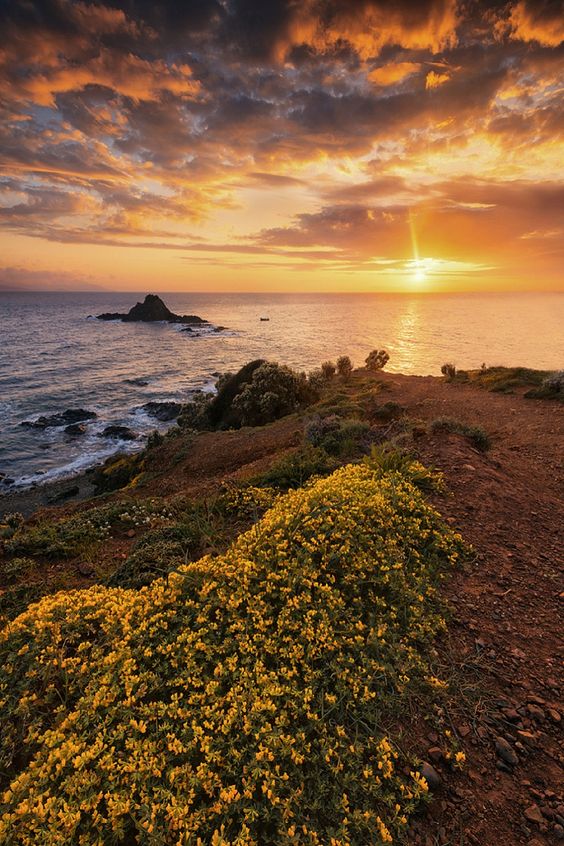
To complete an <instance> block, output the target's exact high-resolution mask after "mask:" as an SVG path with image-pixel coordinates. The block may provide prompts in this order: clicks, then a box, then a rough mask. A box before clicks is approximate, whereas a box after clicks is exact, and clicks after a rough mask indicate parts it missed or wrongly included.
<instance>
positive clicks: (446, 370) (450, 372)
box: [441, 364, 456, 379]
mask: <svg viewBox="0 0 564 846" xmlns="http://www.w3.org/2000/svg"><path fill="white" fill-rule="evenodd" d="M441 373H442V374H443V376H446V378H447V379H454V377H455V376H456V367H455V366H454V364H443V366H442V367H441Z"/></svg>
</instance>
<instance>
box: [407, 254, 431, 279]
mask: <svg viewBox="0 0 564 846" xmlns="http://www.w3.org/2000/svg"><path fill="white" fill-rule="evenodd" d="M432 264H433V259H428V258H424V259H413V261H410V262H409V269H410V271H411V273H412V279H413V281H414V282H417V284H418V285H420V284H421V283H422V282H425V281H426V279H427V276H428V274H429V270H430V269H431V265H432Z"/></svg>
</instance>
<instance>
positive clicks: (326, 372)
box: [321, 361, 337, 382]
mask: <svg viewBox="0 0 564 846" xmlns="http://www.w3.org/2000/svg"><path fill="white" fill-rule="evenodd" d="M336 370H337V368H336V367H335V365H334V364H333V362H332V361H324V362H323V364H322V365H321V372H322V373H323V378H324V379H325V380H326V381H327V382H329V381H330V380H331V379H332V378H333V376H334V375H335V372H336Z"/></svg>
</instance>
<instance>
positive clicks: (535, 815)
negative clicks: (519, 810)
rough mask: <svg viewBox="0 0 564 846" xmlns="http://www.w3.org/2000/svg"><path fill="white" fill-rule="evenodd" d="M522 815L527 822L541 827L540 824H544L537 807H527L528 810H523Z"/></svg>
mask: <svg viewBox="0 0 564 846" xmlns="http://www.w3.org/2000/svg"><path fill="white" fill-rule="evenodd" d="M524 814H525V817H526V819H528V820H529V822H534V823H538V825H541V823H543V822H544V819H543V815H542V814H541V812H540V808H539V806H538V805H529V807H528V808H525V811H524Z"/></svg>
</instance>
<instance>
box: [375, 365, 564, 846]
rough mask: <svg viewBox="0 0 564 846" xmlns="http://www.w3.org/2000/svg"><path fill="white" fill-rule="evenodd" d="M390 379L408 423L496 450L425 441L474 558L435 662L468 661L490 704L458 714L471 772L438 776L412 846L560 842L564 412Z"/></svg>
mask: <svg viewBox="0 0 564 846" xmlns="http://www.w3.org/2000/svg"><path fill="white" fill-rule="evenodd" d="M384 380H385V382H386V384H387V386H388V387H389V389H390V391H389V396H390V397H391V398H392V399H393V400H395V401H398V402H401V403H402V405H404V406H406V407H407V409H408V413H409V414H410V416H413V417H421V418H422V419H424V420H426V421H429V420H432V419H434V418H436V417H440V416H450V417H453V418H455V419H458V420H462V421H463V422H465V423H468V424H479V425H481V426H483V427H484V428H485V429H486V431H487V432H488V434H489V435H490V436H491V438H492V447H491V449H490V450H489V451H488V452H486V453H480V452H478V451H476V450H474V449H473V448H472V447H471V445H470V444H469V442H468V440H467V439H465V438H463V437H460V436H457V435H445V434H438V435H436V436H430V435H428V436H423V437H422V438H421V439H420V441H419V451H420V454H421V457H422V458H423V460H424V461H427V462H428V463H430V464H434V465H435V466H437V467H439V468H440V469H441V470H442V471H443V472H444V474H445V477H446V480H447V484H448V487H449V489H450V491H451V492H452V494H453V495H452V496H449V497H448V498H446V499H445V498H441V499H440V500H437V505H438V507H439V508H440V510H441V511H442V512H443V514H445V515H446V516H447V519H449V522H451V523H453V524H454V525H455V526H456V527H457V528H458V529H459V530H460V531H461V533H462V534H463V536H464V537H465V539H467V540H468V541H469V542H470V543H471V544H472V545H473V547H474V549H475V551H476V560H475V562H474V563H473V564H472V565H471V566H470V567H469V568H468V569H467V570H466V571H465V572H459V573H457V574H456V576H455V577H454V579H453V580H452V581H450V583H449V585H448V588H447V592H448V595H449V599H450V601H451V603H452V604H453V605H454V608H455V615H454V619H453V621H452V623H451V625H450V632H449V637H448V638H447V639H446V640H445V642H444V643H443V644H441V650H442V652H443V653H445V654H447V653H448V655H449V656H450V657H451V658H452V656H457V659H458V660H460V661H461V662H463V667H462V674H461V685H464V683H465V676H467V678H468V681H470V679H471V677H473V675H474V674H475V671H476V669H477V670H478V672H479V673H481V674H482V681H485V684H486V687H487V688H488V689H489V691H490V695H489V696H488V697H487V698H485V699H483V700H482V701H480V702H478V703H476V704H475V705H474V711H473V713H472V714H470V715H469V714H468V713H467V714H463V713H461V715H460V725H459V726H458V728H459V731H458V732H457V733H458V734H459V737H460V743H461V746H462V748H463V749H464V751H465V753H466V755H467V761H468V764H467V767H466V769H465V771H464V772H463V773H462V774H460V775H458V774H457V775H453V774H452V773H450V772H448V774H447V770H446V769H444V768H441V763H440V762H439V763H438V764H436V766H437V769H438V770H439V771H440V770H441V769H443V775H446V778H445V782H444V785H443V787H442V788H441V789H440V791H439V792H438V794H437V800H436V802H434V803H433V805H432V807H431V809H430V811H429V813H428V814H427V815H426V817H425V818H424V819H422V820H421V821H420V823H419V824H418V825H417V826H416V827H415V829H414V831H413V832H412V840H413V843H415V844H419V843H421V844H425V846H430V844H436V843H444V844H461V846H462V844H465V843H473V844H481V846H494V844H495V846H510V844H511V846H513V844H529V845H530V846H540V845H541V844H551V843H557V842H564V797H563V795H562V791H563V786H564V772H563V769H562V764H563V762H564V754H563V753H564V749H563V744H562V740H563V734H562V725H564V723H563V721H562V715H563V712H564V709H563V707H562V699H561V693H562V681H563V676H562V657H563V655H562V646H563V640H562V632H563V628H564V627H563V620H562V613H561V608H562V599H563V597H564V594H563V593H562V591H563V590H564V584H563V578H562V577H563V566H562V565H563V563H564V555H563V550H564V546H563V537H562V527H563V526H564V502H563V498H562V495H563V493H564V485H563V478H564V474H563V467H564V450H563V449H562V447H563V445H564V408H563V407H562V405H558V404H557V403H551V402H548V401H542V402H539V401H532V400H526V399H523V398H522V397H521V396H520V395H496V394H492V393H486V392H485V391H482V390H480V389H478V388H475V387H472V386H458V385H450V384H447V383H444V382H442V381H440V380H437V379H432V378H414V377H402V376H395V375H391V374H388V375H386V376H385V377H384ZM447 660H448V659H447ZM455 728H456V726H455ZM498 738H501V739H502V740H501V741H500V740H499V739H498ZM433 740H434V738H433V737H432V736H431V739H429V738H427V745H428V746H430V747H433V746H435V745H436V743H434V742H433ZM503 741H506V742H507V743H508V744H509V746H510V747H511V748H510V749H509V750H508V749H507V747H506V745H505V744H504V743H503ZM496 743H497V747H496ZM512 753H513V754H514V755H516V757H517V762H516V763H514V764H512V763H511V761H514V760H515V759H514V758H513V757H512Z"/></svg>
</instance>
